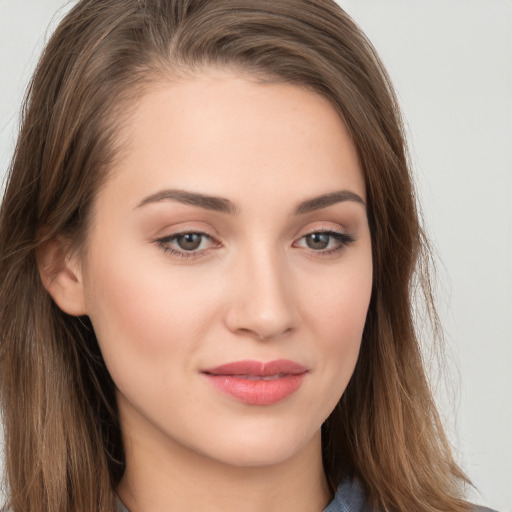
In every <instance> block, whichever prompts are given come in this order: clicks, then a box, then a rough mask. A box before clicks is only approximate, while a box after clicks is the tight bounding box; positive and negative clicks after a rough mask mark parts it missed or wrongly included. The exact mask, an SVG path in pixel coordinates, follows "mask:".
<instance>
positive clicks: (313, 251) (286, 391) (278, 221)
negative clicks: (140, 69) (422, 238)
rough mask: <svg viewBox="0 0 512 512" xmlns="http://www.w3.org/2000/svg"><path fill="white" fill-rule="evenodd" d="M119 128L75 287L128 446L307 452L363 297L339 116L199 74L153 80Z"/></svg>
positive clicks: (364, 226)
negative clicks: (80, 287) (114, 158)
mask: <svg viewBox="0 0 512 512" xmlns="http://www.w3.org/2000/svg"><path fill="white" fill-rule="evenodd" d="M123 134H124V135H123V140H122V141H121V142H122V147H123V148H124V149H123V150H122V155H121V157H120V159H119V161H118V163H117V164H116V167H115V169H114V172H113V173H112V176H111V177H110V178H109V180H108V181H107V182H106V184H105V185H104V186H103V187H102V188H101V190H100V191H99V193H98V196H97V198H96V202H95V205H94V216H93V221H92V225H91V229H90V233H89V238H88V243H87V250H86V256H85V259H84V261H83V266H82V276H81V278H82V280H83V283H84V290H85V293H84V296H85V303H86V309H87V314H88V315H89V316H90V318H91V321H92V323H93V326H94V329H95V332H96V335H97V338H98V341H99V344H100V347H101V350H102V353H103V356H104V359H105V362H106V365H107V367H108V369H109V371H110V373H111V375H112V378H113V380H114V382H115V384H116V386H117V390H118V391H117V397H118V406H119V411H120V417H121V424H122V429H123V433H124V436H125V438H126V440H127V442H128V444H130V443H132V444H133V445H136V444H137V443H138V442H144V443H145V444H146V445H148V446H151V445H152V446H153V447H158V448H159V449H162V448H163V449H164V451H166V453H178V452H180V453H190V454H191V455H194V456H197V455H200V456H207V457H209V458H210V459H214V460H217V461H220V462H223V463H226V464H230V465H235V466H262V465H267V464H274V463H278V462H280V461H285V460H287V459H290V458H291V457H293V456H295V455H298V454H300V453H301V452H303V451H304V450H308V449H310V448H311V447H312V446H315V450H317V449H319V447H320V443H319V441H320V427H321V425H322V422H323V421H324V420H325V419H326V418H327V416H328V415H329V414H330V412H331V411H332V409H333V408H334V406H335V405H336V403H337V402H338V400H339V399H340V397H341V395H342V394H343V392H344V390H345V388H346V386H347V383H348V381H349V379H350V377H351V375H352V372H353V370H354V365H355V364H356V360H357V357H358V352H359V348H360V343H361V336H362V331H363V326H364V323H365V318H366V313H367V309H368V304H369V301H370V293H371V287H372V259H371V243H370V233H369V229H368V221H367V215H366V209H365V204H364V202H365V200H366V198H365V185H364V179H363V175H362V171H361V168H360V164H359V162H358V158H357V155H356V150H355V148H354V145H353V143H352V142H351V139H350V137H349V135H348V133H347V130H346V128H345V126H344V124H343V122H342V121H341V120H340V117H339V116H338V115H337V113H336V111H335V110H334V108H333V107H332V106H331V105H330V103H329V102H328V101H327V100H325V99H323V98H322V97H320V96H319V95H317V94H315V93H313V92H310V91H307V90H305V89H303V88H299V87H297V86H292V85H286V84H272V85H263V84H258V83H256V82H255V81H250V80H248V79H245V78H242V77H240V76H237V75H235V74H232V73H230V72H227V71H226V72H220V71H215V72H214V71H208V72H204V73H203V74H201V75H200V76H197V77H196V78H189V79H186V80H181V81H176V82H173V83H162V84H159V85H157V86H154V87H153V88H152V89H151V90H150V91H149V92H148V93H147V94H145V96H144V97H143V98H141V99H140V101H139V103H138V105H137V107H136V110H135V112H134V114H133V115H132V116H131V117H130V120H129V121H128V123H127V125H126V126H125V127H124V129H123ZM142 440H144V441H142ZM149 449H151V448H149Z"/></svg>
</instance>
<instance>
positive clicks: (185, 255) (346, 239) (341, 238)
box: [155, 229, 356, 259]
mask: <svg viewBox="0 0 512 512" xmlns="http://www.w3.org/2000/svg"><path fill="white" fill-rule="evenodd" d="M185 235H198V236H200V237H202V240H204V239H205V238H206V239H210V240H211V241H212V242H213V243H214V244H215V245H217V246H219V245H221V244H220V242H217V241H216V240H215V239H214V238H213V237H212V236H210V235H209V234H208V233H204V232H201V231H183V232H180V233H174V234H173V235H170V236H166V237H163V238H158V239H156V240H155V244H156V245H157V246H158V247H160V248H161V249H162V250H163V251H164V253H167V254H171V255H173V256H178V257H179V258H180V259H191V258H198V257H201V256H204V253H205V251H207V250H208V249H202V250H191V251H186V250H179V249H175V248H173V247H172V246H170V245H169V244H170V243H171V242H174V241H175V240H176V239H177V238H178V237H180V236H185ZM312 235H327V236H328V237H330V238H334V239H335V240H337V241H338V242H339V246H338V247H334V248H333V249H328V250H314V249H310V250H312V252H313V253H314V254H316V255H319V256H321V257H322V256H329V255H332V254H335V253H337V252H340V251H341V250H343V249H344V248H345V247H347V246H349V245H351V244H353V243H354V242H355V241H356V239H355V237H354V236H353V235H351V234H349V233H343V232H341V231H334V230H326V229H325V230H324V229H320V230H316V231H311V232H309V233H306V234H305V235H302V236H301V237H300V238H299V241H301V240H304V239H305V238H306V237H308V236H312ZM294 246H295V244H294Z"/></svg>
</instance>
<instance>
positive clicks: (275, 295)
mask: <svg viewBox="0 0 512 512" xmlns="http://www.w3.org/2000/svg"><path fill="white" fill-rule="evenodd" d="M230 282H231V291H232V293H231V294H230V299H229V304H228V307H227V310H226V313H225V324H226V326H227V328H228V329H229V330H230V331H232V332H234V333H236V334H242V335H246V336H251V337H253V338H256V339H259V340H269V339H272V338H277V337H279V336H282V335H284V334H286V333H289V332H291V331H292V330H293V329H294V328H295V324H296V313H295V308H294V294H293V290H292V283H291V279H290V276H289V272H287V269H286V263H285V261H284V260H283V259H280V258H279V257H278V255H277V254H272V253H271V252H270V251H267V252H262V251H259V254H254V253H253V254H252V255H251V256H250V257H244V258H240V261H239V262H238V264H237V265H236V268H235V269H234V272H233V275H232V276H231V277H230Z"/></svg>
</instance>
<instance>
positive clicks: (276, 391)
mask: <svg viewBox="0 0 512 512" xmlns="http://www.w3.org/2000/svg"><path fill="white" fill-rule="evenodd" d="M201 373H202V374H203V375H204V376H205V377H206V378H207V379H208V381H209V382H210V384H212V385H213V386H214V387H215V388H216V389H218V390H220V391H221V392H223V393H225V394H228V395H230V396H232V397H233V398H235V399H236V400H238V401H240V402H244V403H246V404H250V405H271V404H275V403H277V402H280V401H281V400H284V399H285V398H287V397H288V396H290V395H291V394H293V393H295V392H296V391H297V390H298V389H299V388H300V386H301V384H302V381H303V380H304V377H305V376H306V375H307V373H308V369H307V368H306V367H305V366H303V365H301V364H299V363H296V362H294V361H289V360H286V359H278V360H275V361H268V362H262V361H252V360H246V361H235V362H232V363H227V364H223V365H220V366H216V367H214V368H207V369H206V370H202V372H201Z"/></svg>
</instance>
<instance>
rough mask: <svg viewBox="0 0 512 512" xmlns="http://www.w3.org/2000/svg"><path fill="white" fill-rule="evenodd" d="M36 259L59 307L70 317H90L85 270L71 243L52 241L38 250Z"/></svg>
mask: <svg viewBox="0 0 512 512" xmlns="http://www.w3.org/2000/svg"><path fill="white" fill-rule="evenodd" d="M36 259H37V266H38V268H39V274H40V276H41V281H42V282H43V286H44V287H45V288H46V290H47V291H48V293H49V294H50V295H51V296H52V298H53V300H54V301H55V303H56V304H57V306H59V308H60V309H62V311H64V312H65V313H67V314H68V315H73V316H81V315H86V314H87V311H86V307H85V297H84V288H83V281H82V270H81V266H80V262H79V261H78V256H77V255H76V254H74V253H71V252H70V251H69V243H66V241H65V240H64V239H63V238H62V237H56V238H52V239H51V240H48V241H47V242H44V243H43V244H42V245H41V246H40V247H38V249H37V251H36Z"/></svg>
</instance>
